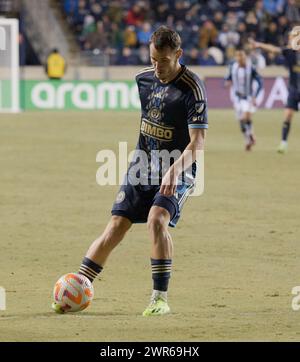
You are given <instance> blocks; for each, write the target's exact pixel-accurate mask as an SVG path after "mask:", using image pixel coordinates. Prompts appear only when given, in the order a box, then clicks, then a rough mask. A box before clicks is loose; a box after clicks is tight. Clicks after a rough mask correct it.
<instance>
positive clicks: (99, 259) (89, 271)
mask: <svg viewBox="0 0 300 362" xmlns="http://www.w3.org/2000/svg"><path fill="white" fill-rule="evenodd" d="M131 225H132V224H131V221H129V220H128V219H127V218H125V217H122V216H112V217H111V219H110V221H109V223H108V224H107V226H106V228H105V230H104V232H103V233H102V234H101V236H100V237H99V238H98V239H96V240H95V241H94V242H93V243H92V244H91V246H90V248H89V250H88V252H87V253H86V256H85V257H84V258H83V260H82V263H81V265H80V268H79V271H78V273H79V274H82V275H84V276H86V277H87V278H88V279H89V280H90V281H91V282H93V281H94V279H95V278H96V277H97V275H98V274H99V273H100V272H101V271H102V269H103V266H104V264H105V262H106V259H107V258H108V256H109V254H110V253H111V251H112V250H113V249H114V248H115V247H116V246H117V245H118V244H119V242H120V241H121V240H122V239H123V238H124V236H125V234H126V232H127V231H128V230H129V228H130V227H131ZM52 309H53V310H54V311H55V312H56V313H62V312H63V311H62V309H61V306H60V305H59V304H57V303H55V302H53V303H52Z"/></svg>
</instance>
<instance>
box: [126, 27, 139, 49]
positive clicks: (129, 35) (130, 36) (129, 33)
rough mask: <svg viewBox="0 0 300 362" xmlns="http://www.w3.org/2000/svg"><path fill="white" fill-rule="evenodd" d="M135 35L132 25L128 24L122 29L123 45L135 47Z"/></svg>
mask: <svg viewBox="0 0 300 362" xmlns="http://www.w3.org/2000/svg"><path fill="white" fill-rule="evenodd" d="M137 43H138V41H137V35H136V32H135V28H134V26H132V25H130V26H127V28H126V29H125V31H124V46H125V47H130V48H135V47H136V46H137Z"/></svg>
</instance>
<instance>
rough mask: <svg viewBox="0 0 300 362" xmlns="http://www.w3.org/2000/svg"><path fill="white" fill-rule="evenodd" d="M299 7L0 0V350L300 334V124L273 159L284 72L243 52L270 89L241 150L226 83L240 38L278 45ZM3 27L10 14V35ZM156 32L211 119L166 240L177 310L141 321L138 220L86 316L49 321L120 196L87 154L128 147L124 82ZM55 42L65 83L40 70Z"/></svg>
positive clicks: (141, 229) (130, 105)
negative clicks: (2, 293)
mask: <svg viewBox="0 0 300 362" xmlns="http://www.w3.org/2000/svg"><path fill="white" fill-rule="evenodd" d="M299 3H300V2H299V1H296V0H263V1H247V0H245V1H242V0H232V1H218V0H208V1H205V0H203V1H201V0H185V1H168V0H166V1H164V0H153V1H146V0H143V1H141V0H139V1H130V0H108V1H105V0H65V1H56V0H0V30H1V27H2V28H4V29H8V30H9V31H8V32H7V34H6V35H8V36H7V39H6V48H5V49H6V50H3V49H4V47H3V44H2V45H1V44H0V45H1V46H0V111H5V113H0V130H1V131H0V148H1V153H0V165H1V176H0V178H1V188H0V213H1V219H0V233H1V241H0V246H1V250H0V265H1V268H0V286H3V287H4V288H5V289H6V292H7V310H6V311H1V312H0V318H1V323H0V340H1V341H14V340H16V341H24V340H25V341H34V340H45V341H47V340H50V341H56V340H58V341H62V340H70V341H74V340H78V341H82V340H85V341H88V340H94V341H101V340H105V341H109V340H111V341H112V340H152V341H153V340H160V341H167V340H178V341H182V340H194V341H197V340H290V341H295V340H299V323H297V322H295V320H296V316H297V317H299V316H298V315H297V314H295V312H294V311H293V310H292V309H291V300H292V296H291V289H292V288H293V287H294V286H296V285H299V258H298V256H299V252H300V247H299V238H300V226H299V213H300V209H299V205H300V195H299V192H298V189H299V179H300V171H299V167H298V165H299V162H300V156H299V155H300V145H299V137H300V127H299V122H298V120H297V118H298V115H296V117H295V118H296V119H295V121H294V122H293V126H292V127H293V132H292V135H291V138H290V144H289V152H288V154H287V155H284V156H283V155H278V154H277V153H276V147H277V144H278V141H279V139H280V132H281V125H282V120H283V110H282V108H283V107H284V103H285V100H286V96H287V86H286V84H287V79H286V77H287V71H286V70H285V68H284V67H283V66H282V63H283V60H282V58H281V57H280V56H276V57H275V56H272V55H270V54H267V53H264V52H260V51H258V50H256V51H251V50H249V51H250V52H251V58H252V62H253V63H254V64H255V65H256V66H257V68H258V71H259V72H260V73H261V74H262V75H263V77H264V87H265V88H264V92H262V93H261V95H260V96H259V99H258V100H257V103H258V105H259V108H260V109H259V111H258V112H257V113H255V115H254V117H253V120H254V125H255V130H256V134H257V146H256V147H255V149H254V151H253V152H251V153H246V152H244V149H243V143H242V136H241V134H240V131H239V128H238V124H237V123H236V121H235V114H234V111H233V109H232V102H231V99H230V94H229V91H228V89H225V88H224V87H223V77H224V75H225V73H226V71H227V65H228V64H229V63H230V62H231V60H232V59H233V56H234V50H235V48H236V47H238V46H240V45H242V46H245V47H246V48H247V39H248V38H249V37H254V38H255V39H257V40H261V41H266V42H270V43H272V44H274V45H278V46H285V45H286V44H287V33H288V31H289V30H290V29H291V26H292V25H294V24H298V22H299V20H300V13H299V6H300V5H299ZM4 19H5V20H7V19H18V20H19V30H18V34H17V33H15V35H14V33H13V31H12V29H17V28H16V24H15V23H9V24H11V25H4V24H5V23H4V22H3V20H4ZM1 21H2V22H1ZM7 24H8V23H7ZM160 24H166V25H169V26H171V27H173V28H175V29H176V30H177V31H178V32H179V33H180V35H181V36H182V40H183V48H184V56H183V58H182V63H185V64H186V65H188V66H190V67H191V69H192V70H193V71H195V72H196V73H197V74H198V75H199V76H200V77H201V78H203V79H204V80H205V84H206V87H207V92H208V106H209V122H210V128H209V131H208V138H207V146H206V152H205V192H204V194H203V196H201V197H195V198H193V200H191V202H188V203H187V205H186V206H185V210H184V212H183V216H182V220H181V223H180V224H179V225H178V227H177V228H176V229H175V230H173V231H172V235H173V237H174V240H175V260H174V271H173V277H172V281H171V283H172V284H171V288H170V305H171V308H172V310H173V312H174V314H173V315H170V316H169V317H167V319H166V320H157V321H155V322H154V321H148V320H147V321H145V320H143V319H142V317H141V316H140V313H141V311H142V310H143V308H144V307H145V302H147V301H148V297H149V296H148V294H149V288H150V287H151V278H150V271H149V267H148V251H149V242H148V239H147V236H146V235H145V225H138V226H136V227H135V228H134V230H133V231H131V232H130V233H129V235H128V236H127V237H126V239H125V241H124V243H123V242H122V243H121V245H120V247H119V248H117V250H115V251H114V255H113V256H112V258H111V260H110V262H109V263H108V266H107V270H105V273H103V276H102V277H101V280H96V281H95V290H96V297H95V301H94V303H93V304H92V306H91V308H89V309H88V310H87V311H85V312H83V313H82V314H79V315H75V316H74V315H69V316H63V317H61V316H57V315H55V314H54V313H52V311H51V310H50V304H51V298H52V296H51V292H52V288H53V285H54V283H55V281H56V280H57V279H58V277H59V276H60V275H62V274H64V273H67V272H70V271H76V270H77V268H78V266H79V263H80V261H81V258H82V256H83V253H84V252H85V250H86V249H87V247H88V246H89V244H90V242H91V241H92V240H93V239H95V238H96V237H97V236H98V235H99V233H100V232H101V230H102V229H103V228H104V227H105V224H106V222H107V220H108V218H109V215H110V208H111V204H112V202H113V200H114V198H115V195H116V192H117V190H118V187H117V186H116V187H100V186H99V185H97V184H96V181H95V175H96V171H97V167H98V165H97V163H96V161H95V160H96V154H97V152H98V151H99V150H101V149H112V150H114V151H116V153H117V152H118V142H119V141H128V143H129V150H130V147H131V149H132V148H134V147H135V144H136V138H137V135H138V129H139V117H140V115H139V109H140V105H139V99H138V94H137V89H136V85H135V80H134V77H135V74H136V72H137V71H138V70H140V69H141V67H144V66H147V65H148V64H149V63H150V60H149V50H148V46H147V44H148V41H149V36H150V34H151V32H152V31H153V30H154V29H155V28H156V27H157V26H158V25H160ZM6 27H8V28H6ZM11 31H12V32H11ZM1 35H2V36H3V32H2V33H1V31H0V39H2V40H3V37H2V38H1ZM13 49H14V50H13ZM53 49H57V50H58V51H59V53H60V54H61V55H62V57H63V58H64V59H65V62H66V68H64V70H63V73H62V75H61V77H54V78H60V79H49V78H51V77H49V74H47V72H46V64H47V60H48V56H49V54H50V53H51V52H52V50H53ZM17 50H19V56H18V57H17ZM16 57H17V58H18V59H16ZM18 63H19V64H20V67H18ZM11 112H13V113H12V114H9V113H11ZM15 113H16V114H15ZM199 227H200V229H199ZM124 261H126V262H124ZM137 271H138V272H137ZM133 284H134V285H135V287H134V288H133V287H132V285H133ZM124 301H126V303H124ZM128 305H130V311H129V310H128ZM187 305H188V308H187ZM299 313H300V312H299ZM62 318H63V321H64V323H61V320H62Z"/></svg>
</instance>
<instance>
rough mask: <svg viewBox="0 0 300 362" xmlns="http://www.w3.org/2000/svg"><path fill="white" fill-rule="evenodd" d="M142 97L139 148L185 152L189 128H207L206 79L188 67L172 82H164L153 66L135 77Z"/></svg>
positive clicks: (188, 139)
mask: <svg viewBox="0 0 300 362" xmlns="http://www.w3.org/2000/svg"><path fill="white" fill-rule="evenodd" d="M136 82H137V85H138V89H139V96H140V100H141V127H140V136H139V141H138V148H139V149H142V150H144V151H146V152H147V153H148V152H150V151H151V150H153V149H155V150H163V149H166V150H168V151H172V150H175V149H177V150H180V151H181V152H183V151H184V149H185V148H186V146H187V145H188V143H189V142H190V136H189V128H208V124H207V99H206V93H205V89H204V85H203V82H202V81H201V80H200V79H199V78H198V76H197V75H196V74H194V73H192V72H191V71H190V70H189V69H187V68H186V67H185V66H182V69H181V71H180V72H179V74H178V75H177V77H176V78H175V79H174V80H172V81H171V82H169V83H167V84H165V83H161V82H160V81H159V79H158V78H157V77H156V76H155V74H154V68H153V67H149V68H145V69H144V70H142V71H141V72H140V73H138V74H137V76H136Z"/></svg>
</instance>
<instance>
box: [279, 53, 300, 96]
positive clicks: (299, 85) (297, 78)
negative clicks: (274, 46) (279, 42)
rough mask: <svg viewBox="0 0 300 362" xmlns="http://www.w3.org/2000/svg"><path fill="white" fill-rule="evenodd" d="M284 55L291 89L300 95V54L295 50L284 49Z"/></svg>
mask: <svg viewBox="0 0 300 362" xmlns="http://www.w3.org/2000/svg"><path fill="white" fill-rule="evenodd" d="M282 55H283V57H284V60H285V65H286V67H287V68H288V70H289V89H290V90H292V91H294V92H297V93H300V53H299V52H297V51H296V50H293V49H289V48H284V49H282Z"/></svg>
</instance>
